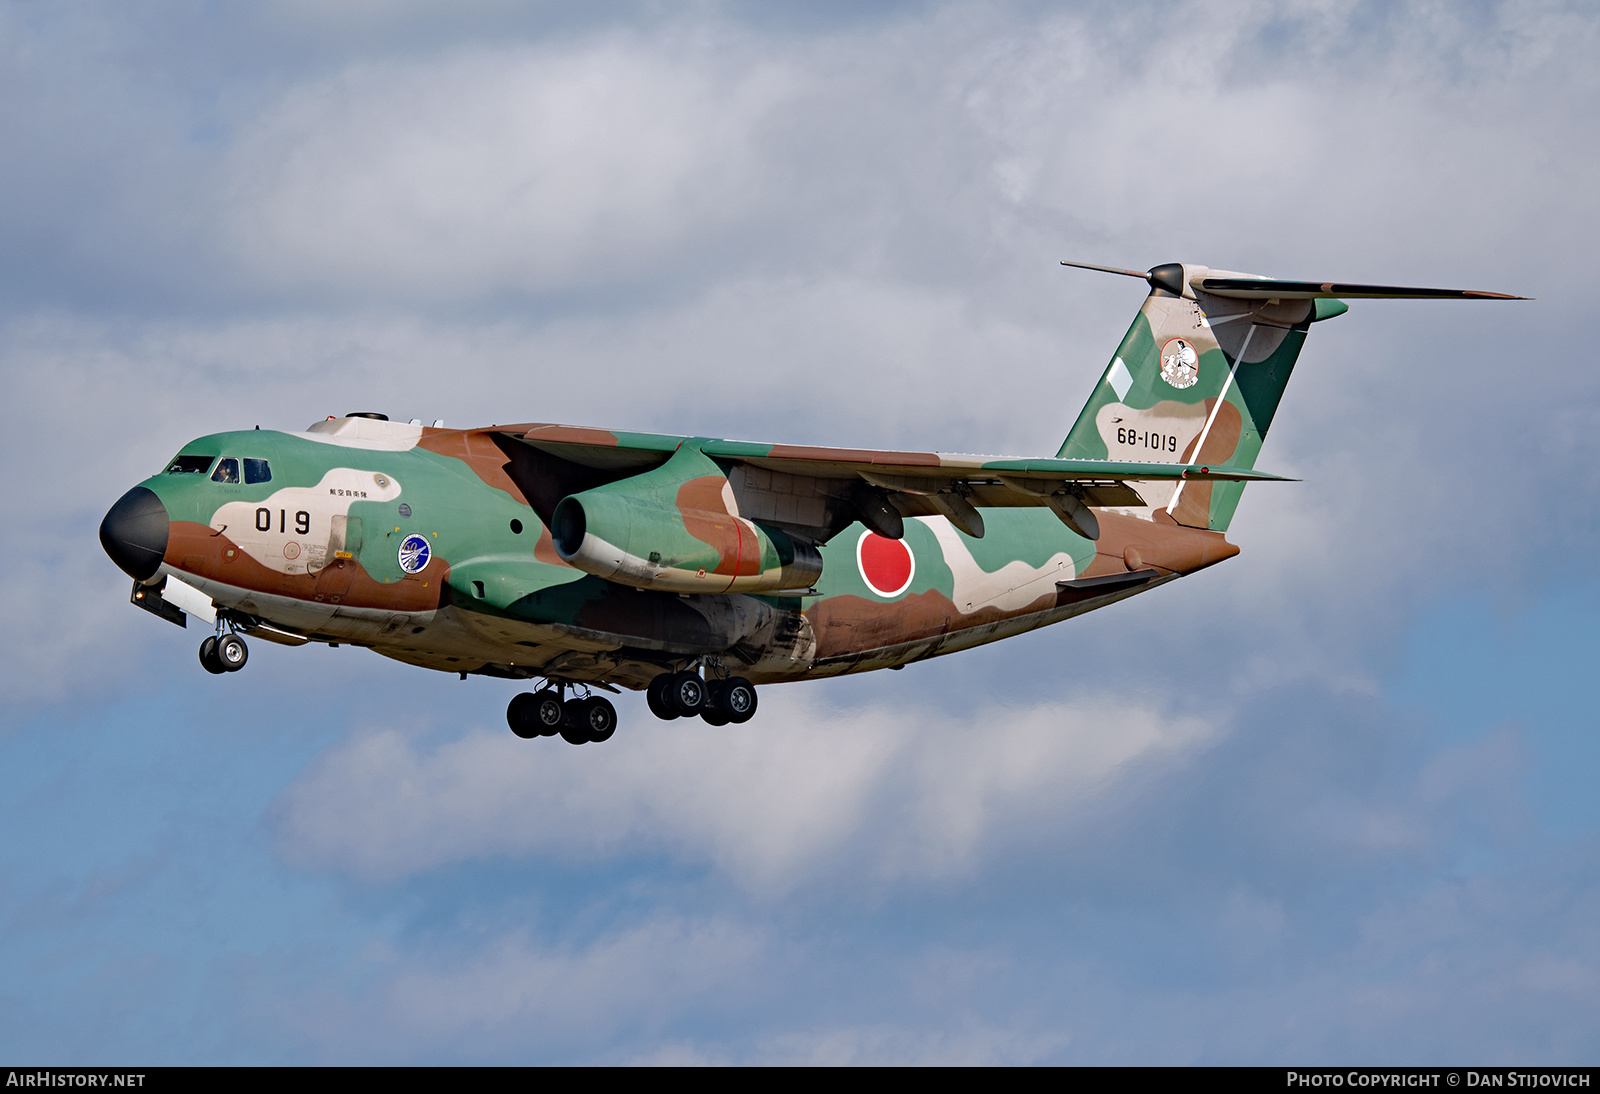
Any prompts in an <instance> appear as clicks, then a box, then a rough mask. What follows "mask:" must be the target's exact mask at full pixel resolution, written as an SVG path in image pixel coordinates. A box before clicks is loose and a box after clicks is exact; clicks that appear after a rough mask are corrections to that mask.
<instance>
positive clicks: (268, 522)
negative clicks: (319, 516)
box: [256, 508, 311, 536]
mask: <svg viewBox="0 0 1600 1094" xmlns="http://www.w3.org/2000/svg"><path fill="white" fill-rule="evenodd" d="M288 523H289V521H288V510H286V509H279V510H278V531H279V532H287V531H288ZM294 530H295V534H296V535H301V536H304V535H310V533H311V514H310V513H308V512H306V511H305V510H304V509H301V510H299V511H298V512H296V513H295V515H294ZM256 531H258V532H270V531H272V510H271V509H266V508H261V509H257V510H256Z"/></svg>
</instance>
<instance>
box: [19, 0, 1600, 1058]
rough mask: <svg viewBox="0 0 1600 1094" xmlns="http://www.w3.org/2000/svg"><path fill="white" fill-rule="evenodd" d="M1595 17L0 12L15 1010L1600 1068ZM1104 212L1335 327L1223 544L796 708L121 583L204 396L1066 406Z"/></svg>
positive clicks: (608, 408)
mask: <svg viewBox="0 0 1600 1094" xmlns="http://www.w3.org/2000/svg"><path fill="white" fill-rule="evenodd" d="M1597 38H1600V25H1597V20H1596V17H1595V16H1594V14H1593V13H1592V12H1591V11H1590V10H1589V9H1588V8H1587V7H1586V6H1584V5H1578V4H1560V3H1504V4H1482V5H1473V6H1436V5H1426V4H1402V5H1367V6H1361V5H1356V6H1351V5H1346V4H1321V3H1299V4H1287V5H1285V4H1264V3H1263V4H1248V3H1247V4H1239V5H1233V6H1229V7H1228V8H1227V9H1226V10H1225V11H1223V10H1213V9H1196V8H1194V7H1193V6H1187V7H1186V6H1169V5H1159V4H1150V5H1142V6H1133V7H1130V6H1128V5H1125V4H1120V5H1035V4H948V5H940V4H897V5H884V6H881V7H879V8H875V9H872V10H871V11H869V12H867V13H866V14H861V13H859V12H857V11H856V9H855V8H854V7H853V6H841V7H834V8H829V7H818V6H815V5H807V6H804V7H796V8H792V9H776V11H775V10H774V9H772V8H771V7H770V6H767V5H759V6H757V5H739V4H716V3H707V4H700V5H694V6H688V7H680V6H667V7H664V6H659V5H654V4H617V5H611V6H597V7H590V8H588V9H587V10H586V11H585V13H584V14H583V15H582V16H574V15H572V14H570V12H568V11H567V10H565V9H564V8H558V7H557V6H555V5H512V4H501V3H493V2H488V0H485V2H482V3H476V4H454V5H448V6H446V5H437V6H436V5H429V4H424V3H406V2H401V0H393V2H384V0H368V2H363V3H349V4H343V5H331V4H304V3H297V2H289V0H285V2H281V3H276V4H262V5H258V6H255V7H253V8H251V9H249V10H248V11H243V10H240V9H236V8H234V7H232V6H226V7H215V8H199V9H196V8H194V7H192V6H189V5H158V6H156V7H155V8H153V9H144V10H142V11H141V12H140V13H139V14H138V16H137V17H135V16H133V15H132V14H128V13H125V12H124V10H123V9H122V8H120V7H119V6H116V5H104V4H94V3H83V4H75V5H52V6H49V7H46V8H40V7H37V6H30V5H20V4H0V103H4V104H5V105H4V106H3V107H0V147H4V148H5V149H6V150H7V151H6V155H5V156H4V157H0V247H3V249H4V252H5V254H6V256H7V260H6V261H5V262H4V263H0V381H3V383H4V385H5V398H4V399H3V400H0V406H3V413H4V414H5V418H4V426H5V428H4V429H3V430H0V461H3V462H4V467H5V472H6V473H5V476H4V480H3V481H4V482H5V486H4V490H5V494H4V501H5V504H6V509H7V512H8V513H9V514H10V515H11V518H12V519H11V522H10V528H9V530H10V535H9V536H8V537H7V541H8V543H9V545H10V548H11V550H10V552H9V556H8V557H9V561H10V566H11V571H10V577H11V580H10V581H9V582H8V594H9V603H10V613H9V617H8V618H9V620H10V622H11V626H10V627H8V628H6V630H5V633H4V634H0V678H3V692H0V694H4V696H5V700H4V706H3V719H0V772H3V774H0V786H3V788H4V793H3V794H0V1051H3V1052H4V1053H5V1054H7V1055H8V1056H10V1057H12V1058H16V1059H28V1060H30V1061H46V1062H56V1063H112V1062H149V1063H184V1062H196V1063H198V1062H394V1063H405V1062H496V1063H498V1062H633V1061H646V1062H648V1061H663V1062H672V1061H705V1062H808V1061H817V1062H913V1061H928V1062H940V1061H954V1062H1016V1063H1028V1062H1083V1063H1103V1062H1112V1063H1125V1062H1163V1063H1185V1062H1216V1063H1231V1062H1241V1063H1274V1062H1284V1063H1289V1062H1297V1063H1320V1062H1373V1063H1377V1062H1399V1063H1427V1062H1443V1061H1456V1062H1460V1061H1463V1060H1473V1061H1478V1062H1486V1063H1524V1064H1527V1063H1573V1062H1585V1063H1592V1062H1594V1060H1595V1058H1596V1055H1597V1050H1600V1029H1597V1023H1596V1020H1595V1018H1594V1015H1595V1014H1597V1013H1600V932H1597V931H1596V929H1595V926H1594V924H1596V923H1600V806H1597V805H1596V797H1595V793H1594V786H1595V780H1596V776H1597V774H1600V742H1597V737H1596V732H1595V730H1596V718H1595V716H1594V713H1593V709H1594V707H1593V699H1592V693H1593V688H1592V685H1591V682H1590V681H1591V676H1592V674H1591V672H1589V671H1588V670H1589V666H1590V665H1592V664H1594V663H1595V661H1596V656H1597V654H1600V638H1597V637H1596V629H1595V625H1594V624H1595V620H1596V618H1597V613H1600V584H1597V582H1596V581H1595V579H1594V578H1593V576H1592V574H1591V573H1590V570H1591V568H1592V564H1593V559H1594V557H1595V552H1594V546H1593V545H1594V543H1595V541H1596V533H1597V531H1600V529H1597V528H1596V520H1595V516H1594V506H1593V499H1594V497H1595V495H1596V486H1597V482H1596V474H1595V472H1594V470H1593V468H1594V467H1596V466H1597V465H1600V464H1597V461H1596V459H1595V456H1596V455H1597V451H1596V450H1597V447H1600V445H1597V443H1596V437H1595V434H1596V429H1595V423H1596V421H1597V417H1600V413H1597V412H1600V385H1597V383H1596V379H1595V370H1594V369H1593V368H1592V367H1591V362H1592V360H1593V357H1594V354H1593V349H1592V325H1591V323H1592V319H1591V317H1592V315H1593V311H1594V309H1593V306H1592V303H1591V301H1590V298H1589V294H1590V290H1589V288H1588V286H1587V283H1586V278H1585V274H1586V273H1587V270H1588V256H1590V255H1592V254H1594V253H1596V250H1597V245H1600V232H1597V230H1596V229H1597V223H1600V217H1597V213H1596V208H1595V202H1594V198H1593V183H1592V180H1593V179H1594V178H1595V177H1596V168H1597V167H1600V164H1597V162H1596V159H1597V156H1600V152H1597V151H1596V148H1595V145H1594V142H1593V140H1592V128H1593V118H1594V117H1595V116H1596V112H1597V111H1596V108H1597V107H1600V87H1597V79H1600V77H1597V76H1596V73H1595V69H1594V66H1593V64H1592V58H1593V56H1595V55H1596V52H1597V50H1596V46H1597V45H1600V42H1597ZM1062 258H1073V259H1076V260H1082V261H1088V262H1101V263H1109V264H1114V265H1123V266H1134V267H1143V266H1149V265H1154V264H1156V263H1158V262H1163V261H1170V260H1175V259H1176V260H1184V261H1191V262H1200V263H1205V264H1209V265H1212V266H1216V267H1219V268H1229V269H1240V270H1249V271H1252V272H1257V273H1262V274H1267V275H1275V276H1287V277H1314V278H1324V277H1326V278H1338V279H1347V280H1371V281H1380V282H1394V283H1412V284H1439V285H1450V286H1460V287H1469V288H1483V289H1491V290H1498V291H1505V292H1514V293H1520V294H1524V295H1528V296H1535V297H1538V300H1537V301H1534V302H1530V303H1519V304H1480V305H1465V304H1456V303H1448V302H1437V303H1433V302H1417V303H1406V302H1372V303H1359V304H1357V305H1356V306H1354V307H1352V309H1351V312H1350V314H1349V315H1347V316H1345V317H1342V318H1340V319H1339V320H1338V321H1337V322H1333V323H1328V324H1324V325H1319V327H1318V329H1317V330H1316V332H1315V333H1314V337H1313V338H1312V339H1311V340H1310V341H1309V342H1308V345H1307V349H1306V351H1305V354H1304V355H1303V356H1302V358H1301V365H1300V367H1299V368H1298V369H1297V372H1296V377H1295V381H1294V383H1293V385H1291V388H1290V390H1289V392H1288V394H1287V396H1286V399H1285V402H1284V405H1283V408H1282V410H1281V411H1280V413H1279V415H1278V417H1277V419H1276V421H1275V422H1274V427H1273V432H1272V436H1271V438H1270V439H1269V440H1268V442H1267V444H1266V448H1265V451H1264V452H1263V455H1262V461H1261V463H1262V466H1263V467H1264V468H1266V469H1267V470H1270V471H1275V472H1278V473H1282V474H1287V475H1292V476H1295V477H1297V478H1299V479H1301V480H1302V481H1301V482H1299V483H1295V484H1280V485H1272V484H1269V485H1263V486H1256V487H1252V488H1251V490H1250V491H1249V492H1248V493H1247V494H1246V496H1245V500H1244V502H1243V503H1242V505H1241V507H1240V510H1239V515H1238V517H1237V519H1236V521H1235V523H1234V525H1233V527H1232V529H1231V531H1230V538H1231V539H1232V540H1233V541H1234V542H1236V543H1238V544H1239V545H1240V547H1241V548H1242V553H1241V555H1240V556H1239V557H1238V558H1236V559H1233V560H1230V561H1229V562H1228V563H1227V564H1226V565H1224V566H1221V567H1218V568H1215V569H1213V570H1208V571H1206V572H1204V573H1202V574H1199V575H1196V576H1195V577H1193V578H1191V579H1187V580H1185V581H1184V582H1180V583H1178V584H1176V585H1174V586H1169V587H1166V588H1163V589H1162V590H1160V591H1158V592H1157V593H1155V594H1154V595H1151V596H1146V597H1139V598H1136V599H1134V600H1132V601H1129V602H1126V603H1124V604H1121V605H1118V606H1115V607H1113V608H1111V609H1109V610H1106V611H1103V612H1099V613H1095V614H1093V615H1091V616H1089V617H1085V618H1083V619H1080V620H1077V621H1074V622H1071V623H1068V624H1065V625H1062V626H1060V627H1056V628H1053V629H1049V630H1046V631H1043V632H1040V633H1036V634H1033V635H1028V636H1024V637H1022V638H1018V639H1014V640H1012V641H1009V642H1006V643H1002V644H999V645H996V646H991V647H986V648H984V649H981V650H976V651H972V652H969V653H966V654H961V655H957V656H954V657H950V658H943V659H939V660H937V661H934V662H929V663H926V664H922V665H917V666H912V667H910V668H908V669H907V670H906V671H904V672H900V673H883V674H878V675H875V676H867V677H863V678H859V679H849V680H839V681H831V682H826V683H818V684H812V685H804V686H795V687H782V688H770V689H767V692H766V693H765V694H764V695H763V700H762V712H761V716H760V718H759V719H758V721H757V722H755V723H752V724H751V726H749V727H747V728H746V729H744V730H741V731H739V732H738V733H733V732H730V730H729V729H720V730H715V729H712V728H711V727H699V728H697V727H695V726H690V725H685V724H682V723H673V724H670V725H664V724H661V723H657V722H656V721H655V720H654V719H652V718H650V717H649V716H648V714H647V713H646V711H645V709H644V705H643V702H642V701H640V700H637V698H636V697H629V699H628V701H626V702H625V703H623V704H622V707H623V709H622V716H623V725H622V728H621V729H620V730H619V732H618V734H617V736H616V737H615V738H614V739H613V740H612V741H611V742H609V743H608V744H607V745H606V746H605V747H603V748H600V747H584V748H576V749H575V748H571V747H568V746H566V745H563V744H561V743H560V742H549V741H536V742H523V741H519V740H516V739H515V738H513V737H511V736H510V734H508V733H507V732H506V731H505V729H504V723H503V717H502V712H503V709H504V705H505V702H506V701H507V700H508V699H509V698H510V695H511V693H512V691H513V688H512V687H511V685H508V684H505V683H502V682H495V681H489V680H477V679H474V680H470V681H467V682H465V683H463V682H460V681H458V680H456V679H455V678H454V677H443V676H439V677H437V678H435V675H434V674H429V673H425V672H422V671H421V670H414V669H409V668H406V667H404V666H401V665H398V664H395V663H391V662H388V661H385V660H383V659H382V658H378V657H375V656H373V655H371V654H370V653H368V652H366V651H362V650H356V649H348V648H341V649H338V650H329V649H324V648H315V649H311V648H307V649H301V650H287V649H282V648H278V647H272V646H264V645H263V644H261V643H256V644H254V646H253V648H252V657H251V661H250V665H249V667H248V669H247V670H246V671H245V672H243V673H240V674H236V675H230V676H228V677H226V678H215V677H211V676H209V675H207V674H206V673H204V672H203V671H202V670H201V669H200V667H199V665H198V663H197V662H196V660H195V645H196V644H197V642H198V640H199V634H198V632H196V631H193V630H190V631H180V630H179V629H177V628H175V627H171V626H169V625H166V624H163V623H161V622H160V621H158V620H155V619H154V618H152V617H149V616H147V615H145V614H144V613H141V612H137V611H134V610H133V609H132V608H131V607H130V606H129V605H128V604H127V589H126V579H125V578H124V577H123V576H122V575H121V574H120V572H118V571H117V570H116V569H115V568H114V567H113V566H112V565H111V564H110V562H109V561H108V560H107V559H106V558H105V557H104V555H103V554H102V553H101V551H100V549H99V545H98V543H97V541H96V538H95V529H96V527H97V525H98V522H99V520H100V517H101V516H102V515H103V514H104V512H105V510H106V509H107V508H108V507H109V506H110V505H111V503H112V502H113V501H115V499H116V498H117V497H118V496H119V495H120V494H121V493H122V492H123V491H124V490H125V489H126V488H127V487H128V486H129V485H131V484H133V483H135V482H137V481H138V480H140V479H142V478H143V477H145V476H147V475H148V474H149V473H150V472H151V471H152V470H153V469H155V468H157V467H159V466H160V465H161V462H162V461H163V460H164V459H166V458H167V457H168V456H169V455H170V454H171V453H172V452H173V451H176V450H177V448H178V447H179V446H180V445H181V444H182V443H183V442H184V441H186V440H188V439H189V438H191V437H193V436H197V435H200V434H204V433H208V432H213V431H217V430H221V429H233V428H241V427H246V428H247V427H249V426H251V425H255V424H260V425H261V426H262V427H263V428H282V429H300V428H303V427H304V426H305V425H306V424H308V423H310V422H312V421H315V420H318V419H320V418H322V417H324V416H325V415H327V414H330V413H341V412H345V411H350V410H355V409H369V408H372V409H381V410H386V411H387V412H388V413H390V414H391V415H393V416H395V417H399V418H410V417H421V418H424V419H430V420H431V419H433V418H444V419H445V420H446V421H447V422H449V423H450V424H452V425H456V424H460V425H465V424H474V423H480V422H482V423H487V422H491V421H496V420H500V419H502V418H514V419H517V420H550V421H570V422H577V423H585V424H601V425H615V426H623V427H631V428H640V429H659V430H663V431H674V432H693V433H697V434H706V435H718V436H736V437H750V438H759V439H770V440H785V441H793V442H798V443H847V444H856V445H858V444H879V445H883V446H885V447H933V448H940V449H946V450H967V451H988V452H1014V453H1038V452H1053V451H1054V450H1055V448H1056V446H1057V445H1058V444H1059V442H1060V438H1061V437H1062V436H1063V435H1064V434H1065V432H1066V429H1067V427H1068V425H1069V423H1070V422H1071V420H1072V419H1073V417H1074V416H1075V415H1076V413H1077V410H1078V408H1079V406H1080V405H1081V403H1082V401H1083V400H1084V398H1086V397H1087V394H1088V392H1089V390H1090V387H1091V386H1092V384H1093V383H1094V381H1095V379H1096V378H1097V377H1098V375H1099V373H1100V370H1101V369H1103V367H1104V365H1105V361H1106V359H1107V357H1108V355H1109V353H1110V351H1111V350H1112V348H1113V347H1114V346H1115V345H1116V343H1117V340H1118V339H1119V338H1120V336H1121V333H1122V331H1123V330H1124V329H1125V327H1126V324H1127V322H1128V320H1129V319H1130V317H1131V316H1132V314H1133V312H1134V310H1135V309H1136V308H1137V306H1138V303H1139V293H1138V291H1137V290H1138V288H1139V287H1138V286H1137V285H1136V284H1135V283H1132V282H1127V281H1125V280H1124V279H1117V278H1106V277H1099V276H1096V275H1093V274H1089V273H1084V272H1081V271H1066V270H1063V269H1062V268H1061V267H1059V266H1057V265H1056V262H1057V261H1058V260H1059V259H1062Z"/></svg>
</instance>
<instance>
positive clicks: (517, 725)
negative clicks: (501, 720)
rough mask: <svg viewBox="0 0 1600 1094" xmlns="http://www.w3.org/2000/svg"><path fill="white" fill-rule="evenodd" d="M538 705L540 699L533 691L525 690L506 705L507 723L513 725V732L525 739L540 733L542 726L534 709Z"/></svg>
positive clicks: (531, 738) (528, 739)
mask: <svg viewBox="0 0 1600 1094" xmlns="http://www.w3.org/2000/svg"><path fill="white" fill-rule="evenodd" d="M537 705H538V700H537V699H536V698H535V697H534V695H533V693H532V692H529V691H525V692H523V693H522V694H521V695H518V696H516V697H515V698H513V699H512V700H511V702H510V703H509V704H508V705H507V706H506V725H508V726H510V727H511V732H513V733H515V734H516V735H517V736H518V737H521V738H522V739H523V740H525V741H531V740H533V738H535V737H537V736H539V735H540V732H541V728H542V727H541V726H540V725H539V718H538V714H537V712H536V711H535V709H534V708H535V707H536V706H537Z"/></svg>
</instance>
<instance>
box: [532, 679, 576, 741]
mask: <svg viewBox="0 0 1600 1094" xmlns="http://www.w3.org/2000/svg"><path fill="white" fill-rule="evenodd" d="M532 699H533V702H532V704H531V706H530V707H529V709H530V710H531V711H532V712H533V722H534V725H536V726H537V727H538V735H539V736H541V737H554V736H555V735H556V734H557V733H560V732H561V729H562V727H563V726H565V725H566V724H567V705H566V704H565V703H563V702H562V701H561V693H560V692H559V691H557V690H556V689H555V688H545V689H543V690H542V691H537V692H535V693H534V694H533V696H532Z"/></svg>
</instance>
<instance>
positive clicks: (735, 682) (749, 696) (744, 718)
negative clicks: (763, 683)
mask: <svg viewBox="0 0 1600 1094" xmlns="http://www.w3.org/2000/svg"><path fill="white" fill-rule="evenodd" d="M719 699H720V703H719V706H720V707H721V709H722V712H723V713H724V714H726V715H727V716H728V721H730V722H732V723H733V724H734V725H736V726H742V725H744V724H745V723H746V722H748V721H749V720H750V719H752V718H754V717H755V716H756V686H755V685H754V684H752V683H751V682H750V681H748V680H746V679H745V678H744V677H743V676H730V677H729V678H728V679H727V680H725V681H723V685H722V692H721V694H720V695H719Z"/></svg>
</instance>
